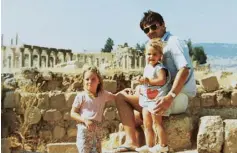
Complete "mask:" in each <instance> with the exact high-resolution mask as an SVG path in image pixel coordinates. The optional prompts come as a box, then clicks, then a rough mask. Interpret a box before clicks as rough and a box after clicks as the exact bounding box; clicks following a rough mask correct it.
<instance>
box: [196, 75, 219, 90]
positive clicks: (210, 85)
mask: <svg viewBox="0 0 237 153" xmlns="http://www.w3.org/2000/svg"><path fill="white" fill-rule="evenodd" d="M200 82H201V85H202V86H203V88H204V89H205V90H206V91H207V92H209V91H215V90H218V89H219V83H218V81H217V78H216V76H208V77H206V78H203V79H201V80H200Z"/></svg>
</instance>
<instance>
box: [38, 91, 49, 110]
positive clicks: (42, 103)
mask: <svg viewBox="0 0 237 153" xmlns="http://www.w3.org/2000/svg"><path fill="white" fill-rule="evenodd" d="M36 96H37V100H38V105H37V107H38V108H39V109H45V110H46V109H48V108H49V94H48V93H38V94H37V95H36Z"/></svg>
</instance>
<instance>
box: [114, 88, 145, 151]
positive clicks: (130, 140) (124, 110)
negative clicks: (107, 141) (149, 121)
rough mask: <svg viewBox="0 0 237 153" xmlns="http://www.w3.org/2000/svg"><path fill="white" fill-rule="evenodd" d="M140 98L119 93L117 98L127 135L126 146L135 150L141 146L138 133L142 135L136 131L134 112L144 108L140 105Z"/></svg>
mask: <svg viewBox="0 0 237 153" xmlns="http://www.w3.org/2000/svg"><path fill="white" fill-rule="evenodd" d="M138 98H139V97H138V96H137V95H128V94H126V93H118V94H117V96H116V106H117V109H118V112H119V116H120V119H121V122H122V124H123V126H124V130H125V133H126V141H125V144H126V145H127V146H131V147H134V148H135V147H138V146H139V144H138V142H137V138H136V132H138V133H140V131H137V130H136V122H135V115H134V112H133V110H134V109H136V110H138V111H139V112H141V111H142V108H141V107H140V106H139V104H138Z"/></svg>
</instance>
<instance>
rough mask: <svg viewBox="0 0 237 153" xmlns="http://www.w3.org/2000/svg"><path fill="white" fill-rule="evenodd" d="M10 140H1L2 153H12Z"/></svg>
mask: <svg viewBox="0 0 237 153" xmlns="http://www.w3.org/2000/svg"><path fill="white" fill-rule="evenodd" d="M10 143H11V142H10V140H9V139H7V138H4V139H1V152H2V153H11V150H10V145H11V144H10Z"/></svg>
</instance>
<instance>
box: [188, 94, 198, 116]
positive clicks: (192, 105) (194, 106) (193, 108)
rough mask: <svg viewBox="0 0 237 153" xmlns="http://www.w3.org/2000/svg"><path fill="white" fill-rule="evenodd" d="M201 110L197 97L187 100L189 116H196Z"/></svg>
mask: <svg viewBox="0 0 237 153" xmlns="http://www.w3.org/2000/svg"><path fill="white" fill-rule="evenodd" d="M200 109H201V98H199V97H194V98H192V99H190V100H189V105H188V109H187V111H188V113H190V114H194V115H195V114H198V113H199V112H200Z"/></svg>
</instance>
